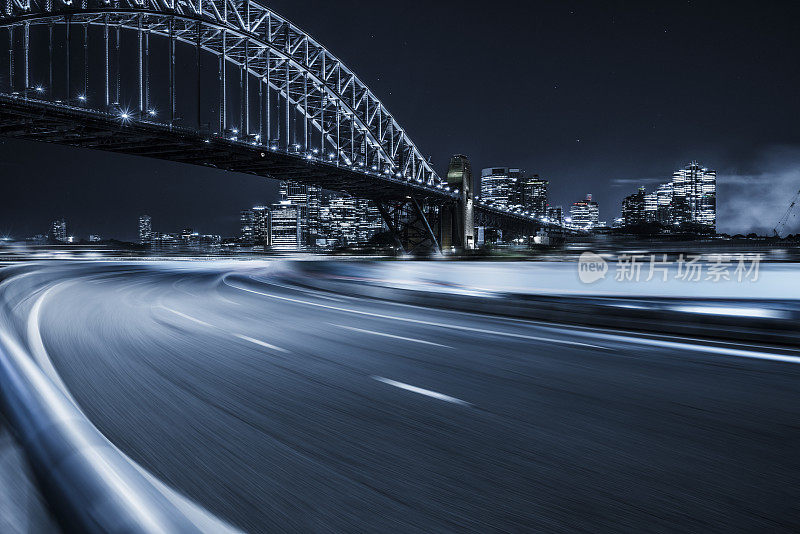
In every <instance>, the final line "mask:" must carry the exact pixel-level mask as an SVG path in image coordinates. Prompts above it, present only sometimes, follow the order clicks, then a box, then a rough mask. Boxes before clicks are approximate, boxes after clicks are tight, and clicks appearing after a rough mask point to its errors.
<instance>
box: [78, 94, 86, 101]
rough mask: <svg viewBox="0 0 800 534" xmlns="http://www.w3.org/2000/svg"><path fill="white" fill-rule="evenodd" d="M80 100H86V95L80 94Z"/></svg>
mask: <svg viewBox="0 0 800 534" xmlns="http://www.w3.org/2000/svg"><path fill="white" fill-rule="evenodd" d="M78 100H80V101H81V102H86V95H78Z"/></svg>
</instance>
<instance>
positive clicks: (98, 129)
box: [0, 0, 563, 253]
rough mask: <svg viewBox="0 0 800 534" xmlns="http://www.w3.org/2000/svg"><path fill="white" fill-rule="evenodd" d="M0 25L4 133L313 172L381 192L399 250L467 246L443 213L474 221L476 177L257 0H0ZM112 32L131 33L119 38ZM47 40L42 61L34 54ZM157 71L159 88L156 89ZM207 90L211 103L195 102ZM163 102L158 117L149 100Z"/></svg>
mask: <svg viewBox="0 0 800 534" xmlns="http://www.w3.org/2000/svg"><path fill="white" fill-rule="evenodd" d="M1 29H5V30H6V31H7V36H8V40H7V43H8V55H7V56H6V58H5V59H6V66H7V68H8V70H7V72H5V73H4V72H0V91H3V92H4V93H6V94H0V135H2V136H11V137H18V138H25V139H32V140H38V141H45V142H52V143H61V144H67V145H70V146H78V147H84V148H93V149H100V150H107V151H113V152H120V153H126V154H132V155H139V156H145V157H153V158H160V159H165V160H170V161H177V162H183V163H189V164H196V165H204V166H211V167H215V168H219V169H223V170H228V171H233V172H244V173H249V174H253V175H258V176H264V177H272V178H276V179H280V180H294V181H300V182H304V183H308V184H314V185H319V186H321V187H323V188H326V189H331V190H333V191H340V192H345V193H349V194H351V195H353V196H355V197H360V198H365V199H369V200H372V201H374V202H376V204H377V206H378V209H379V210H380V212H381V214H382V216H383V218H384V222H385V224H386V226H387V227H388V228H389V229H390V231H391V232H392V233H393V234H394V235H395V237H396V240H397V243H398V245H400V246H401V248H402V249H403V250H404V251H405V252H408V253H413V252H424V251H441V250H442V248H443V246H447V247H450V246H454V247H464V246H466V245H467V244H466V243H461V242H459V241H458V240H457V239H456V240H453V239H452V236H454V235H465V232H463V231H459V232H452V231H447V228H451V227H452V226H453V225H455V224H461V223H459V222H457V221H462V222H463V221H464V220H467V219H468V220H470V221H471V220H472V218H471V217H469V218H465V217H459V215H458V214H459V212H461V211H464V210H465V209H467V208H466V206H467V205H468V204H470V203H471V202H472V196H471V191H467V188H465V187H463V184H462V182H461V181H456V182H453V183H448V182H447V181H445V180H442V178H440V177H439V176H438V175H437V173H436V172H435V170H434V169H433V167H432V166H431V164H430V162H429V161H428V160H427V159H426V158H425V157H423V155H422V153H421V152H420V150H419V149H418V148H417V147H416V145H415V144H414V143H413V141H412V140H411V138H410V137H409V135H408V133H407V132H406V131H405V130H404V129H403V128H402V127H401V126H400V124H399V123H398V122H397V120H395V118H394V117H393V116H392V114H391V113H390V112H389V111H388V110H387V109H386V107H385V106H384V105H383V103H382V102H381V101H380V100H379V99H378V98H377V97H376V96H375V94H374V93H373V92H372V91H371V90H370V89H369V87H367V86H366V84H364V83H363V82H362V81H361V80H360V79H359V77H358V76H357V75H356V74H355V72H354V71H353V70H351V69H350V68H349V67H347V66H346V65H345V64H344V63H343V62H342V61H341V60H339V59H338V58H337V57H336V56H334V55H333V54H332V53H331V52H330V51H328V50H327V49H326V48H325V47H324V46H323V45H322V44H321V43H319V42H318V41H316V40H315V39H314V38H313V37H311V36H310V35H308V34H307V33H306V32H304V31H303V30H301V29H300V28H298V27H297V26H296V25H294V24H292V23H291V22H290V21H288V20H287V19H285V18H284V17H281V16H280V15H278V14H276V13H275V12H273V11H272V10H270V9H269V8H267V7H266V6H264V5H263V4H261V3H259V2H258V1H255V0H2V4H0V30H1ZM90 29H91V30H92V31H91V32H90ZM123 30H124V32H123ZM92 33H94V34H95V35H94V36H92ZM98 33H99V35H100V37H99V38H98V37H97V34H98ZM121 34H123V35H127V36H129V37H130V36H131V35H133V36H134V37H135V40H131V39H128V41H127V44H126V41H125V40H124V39H123V38H122V37H121ZM153 36H156V37H159V38H161V39H159V41H160V42H161V43H166V44H167V53H166V54H165V56H166V71H167V72H166V73H164V72H163V70H162V71H159V72H155V70H156V69H153V68H151V67H152V65H151V63H154V62H156V60H157V59H161V60H162V62H163V60H164V59H165V57H164V56H162V57H160V58H157V57H156V55H157V54H162V53H163V51H158V50H156V48H157V47H156V41H155V40H154V41H153V43H151V37H153ZM90 37H91V39H90ZM59 40H60V41H61V43H60V47H59V46H57V45H58V44H59V43H58V42H57V41H59ZM95 41H97V42H99V43H101V46H102V51H101V52H102V53H101V54H100V58H101V59H100V60H98V59H97V53H96V52H97V51H96V50H95V47H96V46H97V45H96V44H95ZM1 42H2V40H0V43H1ZM90 42H91V43H90ZM131 43H133V51H131V50H130V46H129V45H130V44H131ZM90 44H91V46H90ZM81 45H82V46H81ZM151 45H152V46H151ZM176 45H180V46H181V47H182V48H181V49H178V48H177V46H176ZM1 46H2V45H0V47H1ZM122 49H124V52H126V53H127V56H128V57H129V58H132V59H133V61H124V60H123V56H124V54H123V50H122ZM187 50H194V60H193V63H194V65H193V69H194V71H195V72H196V78H193V77H192V76H191V75H189V78H190V81H187V79H185V77H184V76H185V75H184V76H178V74H177V72H178V71H179V70H180V71H182V72H186V69H185V68H183V67H185V65H176V61H177V60H176V58H177V57H178V56H179V55H180V52H181V51H183V52H185V51H187ZM90 52H91V53H90ZM44 53H46V55H47V60H46V61H44V62H42V63H45V64H46V65H47V67H48V70H47V74H46V75H43V74H42V73H41V70H42V69H41V65H40V62H37V61H36V60H35V58H36V56H37V55H42V54H44ZM81 53H82V54H81ZM209 54H210V56H209ZM56 55H59V56H60V57H58V58H57V57H56ZM81 55H82V57H80V56H81ZM76 56H77V57H76ZM208 57H212V58H214V63H215V65H214V66H213V67H211V68H209V67H208V61H205V62H204V61H203V59H204V58H208ZM78 65H80V66H81V67H82V70H81V74H80V75H79V76H77V77H76V76H75V73H76V70H77V69H76V66H78ZM100 67H101V68H100ZM176 67H177V68H176ZM190 67H191V66H190ZM37 70H38V71H39V72H36V71H37ZM98 70H99V71H100V74H99V76H98V73H97V71H98ZM189 70H190V71H191V70H192V69H191V68H190V69H189ZM131 71H133V72H132V73H131ZM151 71H152V72H151ZM123 73H124V74H125V76H123V75H122V74H123ZM151 75H152V76H151ZM98 77H99V78H100V79H99V80H98V79H97V78H98ZM162 77H165V78H167V79H168V82H169V83H168V87H167V88H166V89H162V90H161V91H158V90H157V89H154V88H156V87H157V86H158V85H164V84H163V83H162V82H163V80H162V79H161V78H162ZM3 78H5V80H4V79H3ZM42 79H45V80H46V83H44V82H42V81H40V80H42ZM123 79H127V82H126V83H123ZM130 79H133V80H134V81H133V83H131V82H130ZM208 79H213V80H214V82H213V83H211V84H208V83H206V81H207V80H208ZM90 82H91V83H90ZM3 86H5V87H3ZM59 86H60V87H59ZM97 86H99V87H100V89H99V90H98V89H97ZM232 86H233V87H232ZM187 90H188V91H189V93H188V95H191V92H192V91H196V101H197V111H196V121H191V123H192V124H193V125H194V126H192V124H190V121H187V120H186V117H181V116H178V115H179V112H180V110H185V109H186V107H187V106H186V103H187V102H189V101H190V100H191V99H190V98H187ZM162 92H164V93H166V95H165V94H162ZM192 96H193V97H194V96H195V95H192ZM209 100H210V101H212V102H213V103H214V104H215V106H204V105H203V103H204V102H205V103H209ZM126 101H127V103H126ZM164 101H166V102H167V105H166V108H167V109H166V112H167V113H166V117H164V116H163V114H162V113H163V112H164V110H163V109H162V110H160V111H157V110H156V109H155V108H156V107H157V106H156V104H157V103H160V104H163V103H164ZM179 104H180V105H179ZM209 118H211V119H213V120H208V121H204V119H209ZM451 188H452V190H451ZM459 188H460V189H461V191H459ZM475 215H476V220H477V221H484V220H486V221H493V222H492V224H497V225H502V226H504V227H506V228H508V229H509V230H511V231H513V232H514V233H515V234H516V233H519V234H520V235H523V236H524V235H531V233H532V232H535V231H536V229H537V228H541V227H544V226H552V225H547V224H543V223H542V222H541V221H539V220H537V219H535V218H534V217H531V216H530V215H529V214H525V213H521V212H512V211H510V210H505V209H501V208H497V207H494V206H492V205H490V204H485V203H482V202H475ZM551 229H552V230H555V231H561V230H563V229H558V228H551ZM462 230H463V229H462ZM448 232H449V233H448ZM448 235H449V236H450V237H448Z"/></svg>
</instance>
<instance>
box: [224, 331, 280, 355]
mask: <svg viewBox="0 0 800 534" xmlns="http://www.w3.org/2000/svg"><path fill="white" fill-rule="evenodd" d="M233 336H234V337H238V338H239V339H242V340H244V341H248V342H250V343H253V344H255V345H260V346H262V347H265V348H267V349H270V350H276V351H278V352H284V353H287V354H288V353H289V351H288V350H286V349H284V348H281V347H278V346H276V345H270V344H269V343H267V342H266V341H261V340H260V339H255V338H252V337H248V336H245V335H243V334H233Z"/></svg>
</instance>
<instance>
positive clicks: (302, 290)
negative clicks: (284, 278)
mask: <svg viewBox="0 0 800 534" xmlns="http://www.w3.org/2000/svg"><path fill="white" fill-rule="evenodd" d="M250 279H251V280H254V281H256V282H258V283H260V284H269V285H271V286H275V287H282V288H283V289H288V290H289V291H296V292H299V293H305V294H306V295H309V296H312V297H314V298H318V299H324V300H332V301H334V302H344V301H345V299H343V298H340V297H331V296H330V295H321V294H320V293H321V292H320V291H313V290H311V289H306V288H304V287H293V286H287V285H285V284H280V283H278V282H273V281H271V280H269V281H268V280H264V279H263V278H259V277H257V276H252V275H251V276H250Z"/></svg>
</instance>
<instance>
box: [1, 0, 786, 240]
mask: <svg viewBox="0 0 800 534" xmlns="http://www.w3.org/2000/svg"><path fill="white" fill-rule="evenodd" d="M267 4H268V5H269V6H270V7H272V8H273V9H274V10H275V11H277V12H278V13H280V14H282V15H285V16H286V17H288V18H289V19H291V20H293V21H294V22H295V23H296V24H298V25H299V26H300V27H302V28H304V29H305V30H306V31H308V32H309V33H310V34H311V35H313V36H314V37H315V38H316V39H317V40H318V41H320V42H322V43H324V44H325V45H326V46H327V47H328V48H329V49H330V50H331V51H332V52H333V53H334V54H336V55H337V56H339V58H340V59H342V60H343V61H344V62H345V63H347V64H348V65H349V66H350V67H351V68H352V69H353V70H355V71H356V72H357V73H358V74H359V76H360V78H361V79H362V80H363V81H364V82H365V83H367V84H368V85H369V86H370V87H371V88H372V90H373V91H374V92H375V94H376V95H378V96H379V97H380V98H381V99H382V100H383V101H384V103H385V104H386V106H387V107H388V109H389V110H391V112H392V113H393V115H394V116H395V118H396V119H398V121H399V122H400V123H401V124H402V125H403V126H404V127H405V128H406V130H407V131H408V132H409V133H410V135H411V137H412V139H414V141H415V142H416V144H417V146H418V147H419V148H420V150H421V151H422V152H423V153H424V154H426V155H427V154H430V155H431V156H432V157H433V162H434V164H435V166H436V167H437V169H438V170H439V172H440V174H443V173H444V171H445V169H446V166H447V162H448V160H449V157H450V155H452V154H455V153H464V154H467V155H468V156H469V157H470V158H471V160H472V163H473V167H474V168H475V169H476V172H477V173H479V172H480V169H481V168H483V167H491V166H512V167H521V168H523V169H526V170H527V171H528V172H531V173H538V174H540V175H541V176H544V177H546V178H548V179H549V180H550V181H551V204H554V205H564V206H565V207H567V206H568V205H569V204H570V203H571V202H574V201H576V200H579V199H580V198H582V197H583V196H584V195H585V194H586V193H593V194H594V196H595V199H596V200H598V201H599V202H600V209H601V219H603V220H608V221H609V222H611V221H612V220H613V218H614V217H617V216H618V215H619V211H620V201H621V199H622V198H623V197H624V196H626V195H628V194H630V193H632V192H634V191H635V190H636V188H637V187H638V186H639V185H645V186H647V187H648V188H652V187H653V186H654V184H656V183H658V182H662V181H667V180H668V179H669V176H670V175H671V173H672V171H674V170H675V169H677V168H679V167H682V166H683V165H685V164H686V163H688V162H689V161H690V160H698V161H700V162H701V163H703V164H704V165H706V166H708V167H711V168H714V169H716V170H717V171H718V172H719V175H720V178H719V181H720V192H719V204H720V214H719V215H720V224H719V226H720V230H722V231H731V232H738V231H749V230H750V229H753V230H759V231H769V230H771V228H772V227H773V226H774V225H775V222H777V220H778V218H780V215H782V213H783V211H785V209H786V207H788V204H789V201H790V197H791V196H792V195H793V193H794V192H796V190H797V189H800V170H798V169H800V127H798V120H800V98H798V88H800V31H798V25H797V24H798V23H797V21H798V20H800V8H798V7H797V5H798V4H797V3H795V2H772V1H767V2H757V3H752V2H748V3H741V4H740V3H737V2H722V1H720V2H685V1H684V2H660V3H656V2H642V1H636V2H599V1H597V2H585V3H583V2H565V1H554V2H523V1H517V2H511V1H502V0H496V1H494V2H469V1H459V2H455V1H442V0H436V1H430V0H428V1H424V2H423V1H415V0H405V1H403V2H386V1H384V2H364V1H363V0H360V1H356V0H336V1H335V2H331V1H330V0H326V1H319V0H308V1H299V0H269V1H268V2H267ZM0 176H2V178H3V195H2V196H1V197H0V233H6V232H8V233H12V234H14V235H15V236H19V237H25V236H27V235H31V234H34V233H43V232H45V231H46V229H47V227H48V225H49V221H50V220H51V219H53V218H54V217H56V216H64V217H66V218H67V220H68V223H69V224H70V227H71V231H72V232H73V233H75V234H77V235H86V234H89V233H100V234H102V235H104V236H108V237H111V236H114V237H120V238H127V239H134V237H135V234H136V217H137V216H138V215H139V214H141V213H148V214H150V215H151V216H152V217H153V222H154V228H155V229H157V230H160V231H177V230H180V229H181V228H183V227H194V228H195V229H197V230H199V231H201V232H204V233H220V234H223V235H235V234H236V233H237V221H238V212H239V211H240V210H241V209H242V208H245V207H249V206H252V205H255V204H259V203H269V202H272V201H274V200H275V196H276V191H277V187H276V184H275V183H271V182H265V181H263V180H260V179H258V178H255V177H248V176H239V175H231V174H228V173H223V172H220V171H214V170H209V169H203V168H199V167H190V166H182V165H177V164H170V163H164V162H157V161H152V160H147V159H139V158H133V157H127V156H119V155H111V154H104V153H100V152H89V151H78V150H75V149H70V148H64V147H56V146H47V145H43V144H35V143H27V142H20V141H12V140H5V141H0ZM779 212H780V213H779Z"/></svg>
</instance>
